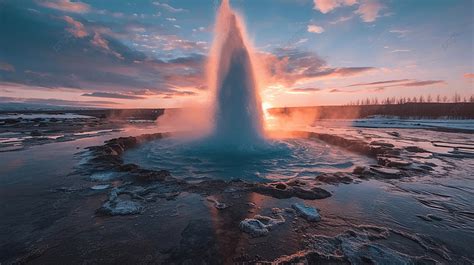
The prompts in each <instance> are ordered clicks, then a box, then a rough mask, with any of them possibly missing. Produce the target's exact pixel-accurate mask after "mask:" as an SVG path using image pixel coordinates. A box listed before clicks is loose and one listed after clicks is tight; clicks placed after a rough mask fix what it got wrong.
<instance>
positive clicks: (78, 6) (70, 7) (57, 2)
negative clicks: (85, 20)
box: [38, 0, 90, 13]
mask: <svg viewBox="0 0 474 265" xmlns="http://www.w3.org/2000/svg"><path fill="white" fill-rule="evenodd" d="M38 3H39V4H40V5H42V6H44V7H48V8H52V9H57V10H61V11H65V12H71V13H86V12H89V10H90V6H89V5H88V4H85V3H82V2H80V1H76V2H71V0H54V1H39V2H38Z"/></svg>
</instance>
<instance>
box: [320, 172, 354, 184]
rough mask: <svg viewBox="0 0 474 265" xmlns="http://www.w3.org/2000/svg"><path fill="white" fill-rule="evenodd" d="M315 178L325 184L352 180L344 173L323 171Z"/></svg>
mask: <svg viewBox="0 0 474 265" xmlns="http://www.w3.org/2000/svg"><path fill="white" fill-rule="evenodd" d="M316 180H317V181H321V182H323V183H327V184H338V183H344V184H349V183H351V182H352V178H351V177H350V176H349V175H348V174H344V173H324V174H321V175H319V176H317V177H316Z"/></svg>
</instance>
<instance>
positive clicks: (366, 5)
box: [355, 0, 384, 22]
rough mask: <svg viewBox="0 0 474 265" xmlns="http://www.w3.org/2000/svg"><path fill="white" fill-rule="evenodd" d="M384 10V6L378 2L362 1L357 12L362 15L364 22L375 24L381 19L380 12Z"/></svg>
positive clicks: (375, 0)
mask: <svg viewBox="0 0 474 265" xmlns="http://www.w3.org/2000/svg"><path fill="white" fill-rule="evenodd" d="M383 8H384V5H382V4H381V3H379V2H378V1H377V0H362V2H361V4H360V5H359V8H358V9H357V10H356V11H355V13H356V14H358V15H360V17H361V18H362V20H363V21H364V22H374V21H375V19H377V18H378V17H379V12H380V10H382V9H383Z"/></svg>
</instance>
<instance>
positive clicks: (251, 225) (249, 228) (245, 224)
mask: <svg viewBox="0 0 474 265" xmlns="http://www.w3.org/2000/svg"><path fill="white" fill-rule="evenodd" d="M239 228H240V230H242V231H243V232H245V233H247V234H249V235H251V236H252V237H261V236H266V235H267V234H268V233H269V232H270V231H269V230H268V228H267V227H266V225H265V224H263V223H262V222H260V221H259V220H257V219H254V218H247V219H245V220H243V221H241V222H240V224H239Z"/></svg>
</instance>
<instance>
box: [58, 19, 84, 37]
mask: <svg viewBox="0 0 474 265" xmlns="http://www.w3.org/2000/svg"><path fill="white" fill-rule="evenodd" d="M63 19H64V20H65V21H66V22H67V23H68V24H69V25H71V26H72V28H68V29H67V31H69V32H70V33H71V34H72V35H74V36H75V37H77V38H84V37H85V36H87V35H88V33H87V31H86V28H85V27H84V24H82V23H81V22H79V21H76V20H74V19H73V18H72V17H70V16H64V17H63Z"/></svg>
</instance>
